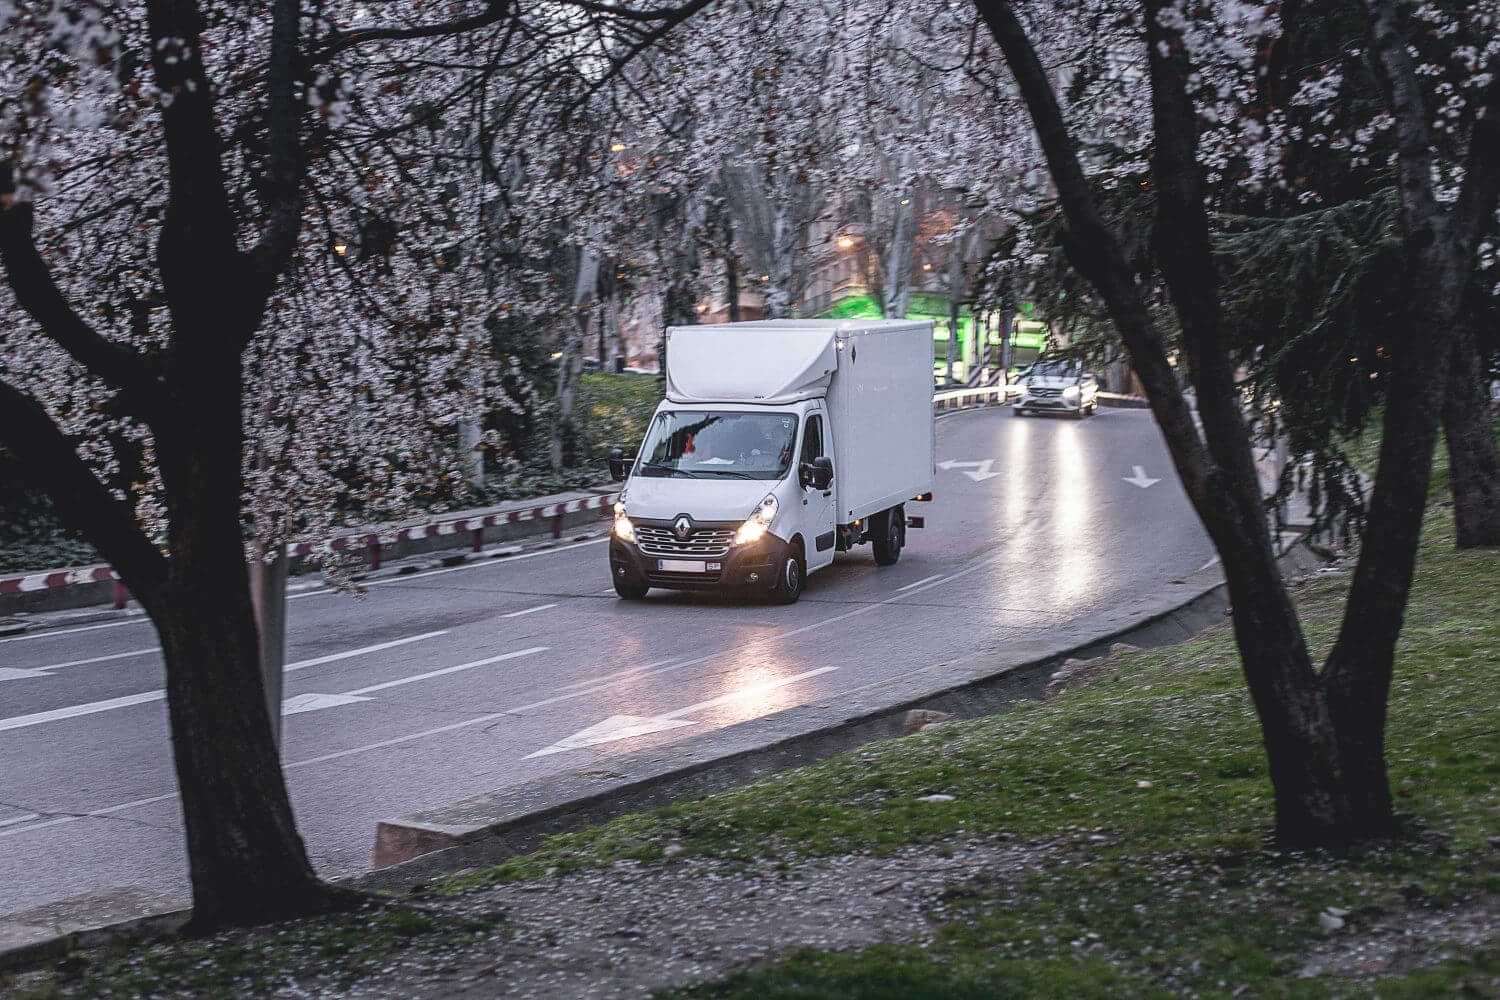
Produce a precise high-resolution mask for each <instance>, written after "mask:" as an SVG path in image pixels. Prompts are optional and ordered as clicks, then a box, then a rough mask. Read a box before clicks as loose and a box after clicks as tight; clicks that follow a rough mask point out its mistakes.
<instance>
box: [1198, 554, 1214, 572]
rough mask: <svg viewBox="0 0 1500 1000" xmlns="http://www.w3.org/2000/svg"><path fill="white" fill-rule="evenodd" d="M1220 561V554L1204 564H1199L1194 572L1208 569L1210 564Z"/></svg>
mask: <svg viewBox="0 0 1500 1000" xmlns="http://www.w3.org/2000/svg"><path fill="white" fill-rule="evenodd" d="M1218 561H1219V557H1218V556H1214V557H1213V558H1212V559H1210V560H1209V561H1208V562H1206V563H1204V564H1203V565H1202V566H1199V567H1198V568H1197V569H1195V570H1193V572H1194V573H1202V572H1203V571H1204V570H1206V569H1208V568H1209V567H1210V566H1213V565H1215V564H1217V563H1218Z"/></svg>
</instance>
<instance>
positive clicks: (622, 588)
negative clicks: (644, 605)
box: [615, 576, 651, 601]
mask: <svg viewBox="0 0 1500 1000" xmlns="http://www.w3.org/2000/svg"><path fill="white" fill-rule="evenodd" d="M650 589H651V587H650V585H648V584H644V583H636V582H635V581H634V580H626V579H624V578H623V577H618V576H617V577H615V593H616V594H619V595H620V599H621V600H622V601H639V600H641V599H642V598H643V597H645V596H646V591H648V590H650Z"/></svg>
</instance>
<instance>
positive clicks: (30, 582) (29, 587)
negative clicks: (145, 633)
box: [0, 565, 130, 608]
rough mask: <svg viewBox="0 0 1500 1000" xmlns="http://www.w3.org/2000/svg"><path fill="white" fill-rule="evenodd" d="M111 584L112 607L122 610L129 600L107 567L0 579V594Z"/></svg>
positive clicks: (117, 575)
mask: <svg viewBox="0 0 1500 1000" xmlns="http://www.w3.org/2000/svg"><path fill="white" fill-rule="evenodd" d="M110 582H113V583H114V585H115V588H114V605H115V607H116V608H123V607H124V606H125V602H126V601H127V600H128V599H129V596H130V595H129V594H127V593H126V592H125V585H124V584H123V583H121V582H120V575H119V574H118V573H116V572H115V571H114V570H112V569H110V568H109V567H108V566H102V565H101V566H83V567H80V568H77V569H53V570H47V571H46V572H44V573H27V574H26V575H25V576H6V577H0V594H26V593H30V592H32V591H36V590H55V589H57V588H59V587H76V586H79V585H80V584H85V583H110Z"/></svg>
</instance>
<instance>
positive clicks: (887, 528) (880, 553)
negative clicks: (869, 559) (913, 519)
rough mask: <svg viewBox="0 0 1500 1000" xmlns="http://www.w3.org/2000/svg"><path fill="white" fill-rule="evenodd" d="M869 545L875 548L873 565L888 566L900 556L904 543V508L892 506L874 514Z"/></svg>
mask: <svg viewBox="0 0 1500 1000" xmlns="http://www.w3.org/2000/svg"><path fill="white" fill-rule="evenodd" d="M874 528H875V530H874V532H872V534H871V538H870V547H871V548H872V549H874V550H875V565H877V566H890V565H892V564H894V563H895V561H896V560H897V559H900V558H901V547H902V546H903V545H905V544H906V509H905V508H904V507H892V508H891V509H890V510H885V511H881V512H880V513H879V514H877V515H875V524H874Z"/></svg>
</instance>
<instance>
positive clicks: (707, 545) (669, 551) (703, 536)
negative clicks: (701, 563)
mask: <svg viewBox="0 0 1500 1000" xmlns="http://www.w3.org/2000/svg"><path fill="white" fill-rule="evenodd" d="M734 530H735V529H734V528H733V527H713V528H694V529H693V533H692V534H691V535H688V537H687V538H685V539H683V538H678V537H677V534H676V533H675V532H674V531H673V530H672V529H671V528H653V527H648V526H646V525H637V526H636V529H635V538H636V542H637V543H638V544H639V545H640V547H641V552H643V553H644V554H646V555H648V556H656V557H657V558H659V559H720V558H723V557H724V556H726V555H728V554H729V544H730V542H732V541H733V540H734Z"/></svg>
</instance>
